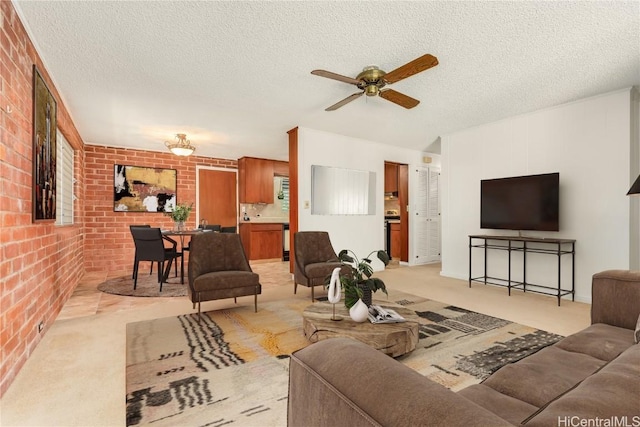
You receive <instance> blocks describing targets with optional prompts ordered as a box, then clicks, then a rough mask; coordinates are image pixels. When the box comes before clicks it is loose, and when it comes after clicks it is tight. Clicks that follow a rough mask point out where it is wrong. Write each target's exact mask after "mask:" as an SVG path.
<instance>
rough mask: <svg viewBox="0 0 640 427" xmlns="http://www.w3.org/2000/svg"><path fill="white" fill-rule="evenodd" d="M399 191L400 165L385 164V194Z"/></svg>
mask: <svg viewBox="0 0 640 427" xmlns="http://www.w3.org/2000/svg"><path fill="white" fill-rule="evenodd" d="M395 191H398V165H397V164H395V163H388V162H385V163H384V192H385V193H393V192H395Z"/></svg>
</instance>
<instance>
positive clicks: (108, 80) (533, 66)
mask: <svg viewBox="0 0 640 427" xmlns="http://www.w3.org/2000/svg"><path fill="white" fill-rule="evenodd" d="M13 2H14V4H15V5H16V7H17V9H18V11H19V13H20V16H21V18H22V19H23V21H24V22H25V26H26V27H27V29H28V31H29V32H30V34H31V36H32V39H34V43H35V45H36V48H37V49H38V52H39V53H40V55H41V56H42V58H43V60H44V62H45V65H46V67H47V69H48V70H49V72H50V74H51V76H52V78H53V81H54V83H55V84H56V86H57V87H58V89H59V90H60V92H61V94H62V97H63V99H64V102H65V104H66V105H67V106H68V108H69V109H70V111H71V115H72V117H73V118H74V121H75V123H76V125H77V127H78V130H79V132H80V134H81V136H82V138H83V139H84V141H85V142H86V143H88V144H99V145H113V146H125V147H135V148H142V149H148V150H160V151H164V150H165V148H164V146H163V141H165V140H167V139H172V138H173V135H174V134H175V133H178V132H184V133H186V134H187V136H188V138H189V139H191V141H192V142H193V143H194V144H195V145H196V146H197V151H196V154H199V155H205V156H213V157H222V158H231V159H235V158H238V157H241V156H244V155H250V156H256V157H267V158H275V159H287V136H286V131H288V130H289V129H291V128H293V127H295V126H305V127H310V128H315V129H320V130H325V131H329V132H334V133H339V134H343V135H348V136H353V137H358V138H364V139H367V140H371V141H378V142H382V143H387V144H392V145H397V146H402V147H407V148H412V149H417V150H425V149H427V148H428V147H429V146H432V144H434V145H435V146H437V145H438V141H439V140H438V137H439V136H441V135H444V134H447V133H450V132H454V131H457V130H461V129H465V128H468V127H471V126H475V125H479V124H482V123H487V122H491V121H495V120H499V119H501V118H505V117H510V116H514V115H517V114H521V113H526V112H530V111H535V110H538V109H541V108H545V107H550V106H554V105H559V104H563V103H566V102H570V101H573V100H577V99H581V98H585V97H588V96H592V95H597V94H600V93H605V92H608V91H612V90H616V89H620V88H624V87H629V86H633V85H640V2H639V1H637V0H636V1H630V2H622V1H613V2H608V1H600V2H591V1H587V2H577V1H557V2H553V1H540V2H524V1H517V2H453V1H452V2H448V1H447V2H439V1H429V2H426V1H424V2H400V1H390V2H382V1H338V2H311V1H296V2H277V1H275V2H274V1H260V2H256V1H249V2H241V1H230V2H222V1H200V2H195V1H189V2H187V1H46V2H42V1H23V0H13ZM425 53H430V54H432V55H434V56H436V57H437V58H438V59H439V61H440V65H438V66H437V67H435V68H432V69H430V70H427V71H424V72H422V73H420V74H417V75H415V76H413V77H410V78H408V79H406V80H403V81H401V82H398V83H395V84H394V85H392V86H391V88H393V89H395V90H397V91H400V92H402V93H405V94H407V95H409V96H411V97H413V98H416V99H419V100H420V101H421V103H420V104H419V105H418V106H417V107H416V108H414V109H412V110H406V109H404V108H401V107H399V106H397V105H395V104H393V103H391V102H388V101H386V100H384V99H382V98H379V97H375V98H367V97H361V98H359V99H357V100H355V101H353V102H351V103H350V104H348V105H346V106H344V107H342V108H341V109H339V110H337V111H334V112H325V111H324V109H325V108H326V107H328V106H330V105H332V104H334V103H335V102H337V101H339V100H341V99H343V98H345V97H346V96H348V95H350V94H352V93H354V92H356V91H357V89H356V88H355V87H354V86H351V85H349V84H345V83H342V82H338V81H334V80H329V79H325V78H321V77H317V76H313V75H311V74H310V72H311V70H314V69H318V68H320V69H325V70H329V71H333V72H336V73H339V74H343V75H346V76H352V77H355V76H356V75H357V74H358V73H359V72H360V71H361V70H362V68H363V67H364V66H367V65H371V64H375V65H378V66H379V67H380V68H382V69H383V70H385V71H387V72H388V71H391V70H393V69H395V68H396V67H398V66H400V65H402V64H404V63H406V62H408V61H410V60H413V59H415V58H417V57H419V56H421V55H423V54H425ZM354 89H356V90H354Z"/></svg>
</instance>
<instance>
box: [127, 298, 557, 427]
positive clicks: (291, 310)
mask: <svg viewBox="0 0 640 427" xmlns="http://www.w3.org/2000/svg"><path fill="white" fill-rule="evenodd" d="M376 296H378V295H377V294H376ZM389 300H391V301H394V302H396V303H398V304H401V305H404V306H406V307H407V308H410V309H412V310H414V311H415V312H416V314H417V315H418V316H419V317H420V319H421V321H420V323H421V324H420V340H419V343H418V346H417V348H416V350H414V351H413V352H411V353H409V354H407V355H405V356H402V357H400V358H398V359H397V360H399V361H400V362H402V363H404V364H406V365H407V366H409V367H410V368H412V369H414V370H416V371H418V372H420V373H421V374H423V375H425V376H427V377H428V378H430V379H432V380H434V381H436V382H438V383H440V384H443V385H444V386H446V387H448V388H450V389H452V390H459V389H461V388H464V387H466V386H468V385H471V384H476V383H479V382H480V381H482V380H483V379H484V378H486V377H487V376H489V375H490V374H491V373H492V372H494V371H495V370H497V369H499V368H500V367H501V366H503V365H505V364H507V363H509V362H512V361H516V360H519V359H521V358H523V357H526V356H527V355H529V354H531V353H534V352H536V351H538V350H539V349H541V348H544V347H546V346H547V345H550V344H552V343H554V342H556V341H557V340H558V339H560V338H561V337H560V336H558V335H554V334H550V333H547V332H544V331H540V330H536V329H533V328H530V327H526V326H523V325H518V324H516V323H512V322H509V321H506V320H502V319H498V318H495V317H491V316H486V315H483V314H480V313H475V312H472V311H468V310H463V309H460V308H457V307H452V306H448V305H446V304H443V303H440V302H437V301H431V300H427V299H424V298H421V297H417V296H414V295H409V294H405V293H401V292H397V291H396V292H392V291H390V295H389ZM308 304H309V301H306V300H282V301H276V302H266V303H261V304H259V305H258V313H254V312H253V305H251V306H246V307H242V306H240V307H237V308H234V309H229V310H219V311H212V312H208V313H206V314H203V317H202V322H201V323H198V321H197V315H193V314H189V315H183V316H177V317H169V318H162V319H155V320H151V321H145V322H137V323H131V324H129V325H128V326H127V395H126V399H127V425H153V426H176V425H185V426H186V425H188V426H211V427H217V426H223V425H227V424H234V425H242V426H285V425H286V414H287V412H286V411H287V396H288V365H289V355H290V354H291V353H292V352H293V351H295V350H298V349H300V348H302V347H304V346H306V345H308V343H307V341H306V339H305V338H304V336H303V333H302V318H301V313H302V311H303V310H304V308H305V307H306V306H307V305H308Z"/></svg>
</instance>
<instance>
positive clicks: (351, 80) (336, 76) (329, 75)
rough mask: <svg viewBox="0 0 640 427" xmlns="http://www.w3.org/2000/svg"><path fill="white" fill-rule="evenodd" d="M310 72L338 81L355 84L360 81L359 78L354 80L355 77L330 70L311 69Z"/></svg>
mask: <svg viewBox="0 0 640 427" xmlns="http://www.w3.org/2000/svg"><path fill="white" fill-rule="evenodd" d="M311 74H313V75H316V76H320V77H326V78H328V79H333V80H338V81H340V82H345V83H351V84H352V85H357V84H358V83H360V80H356V79H354V78H351V77H347V76H343V75H340V74H336V73H332V72H331V71H325V70H313V71H312V72H311Z"/></svg>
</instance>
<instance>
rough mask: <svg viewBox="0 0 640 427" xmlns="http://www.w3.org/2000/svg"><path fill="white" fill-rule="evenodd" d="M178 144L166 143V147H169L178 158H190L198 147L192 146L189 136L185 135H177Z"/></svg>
mask: <svg viewBox="0 0 640 427" xmlns="http://www.w3.org/2000/svg"><path fill="white" fill-rule="evenodd" d="M176 140H177V142H171V141H165V142H164V145H166V146H167V148H168V149H169V151H171V152H172V153H173V154H175V155H176V156H190V155H192V154H193V152H194V151H196V147H194V146H193V145H191V141H189V140H188V139H187V135H186V134H184V133H178V134H176Z"/></svg>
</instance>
